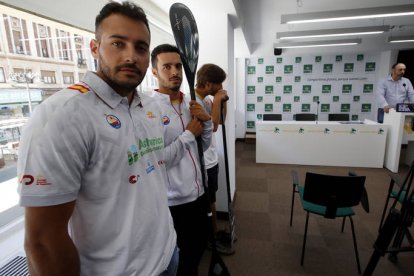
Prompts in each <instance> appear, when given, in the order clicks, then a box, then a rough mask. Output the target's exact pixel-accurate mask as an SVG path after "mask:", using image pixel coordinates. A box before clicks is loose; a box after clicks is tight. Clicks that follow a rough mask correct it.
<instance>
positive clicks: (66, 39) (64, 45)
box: [56, 30, 73, 60]
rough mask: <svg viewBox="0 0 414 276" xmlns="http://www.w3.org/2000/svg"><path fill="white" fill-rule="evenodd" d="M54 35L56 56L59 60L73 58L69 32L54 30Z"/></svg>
mask: <svg viewBox="0 0 414 276" xmlns="http://www.w3.org/2000/svg"><path fill="white" fill-rule="evenodd" d="M56 36H57V42H58V58H59V59H60V60H73V58H72V52H71V48H72V47H71V43H70V34H69V32H66V31H62V30H56Z"/></svg>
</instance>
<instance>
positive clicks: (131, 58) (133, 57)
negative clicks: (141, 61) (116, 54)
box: [125, 46, 138, 64]
mask: <svg viewBox="0 0 414 276" xmlns="http://www.w3.org/2000/svg"><path fill="white" fill-rule="evenodd" d="M137 60H138V53H137V51H136V50H135V47H132V46H129V47H127V49H126V55H125V61H126V62H127V63H134V64H135V63H136V62H137Z"/></svg>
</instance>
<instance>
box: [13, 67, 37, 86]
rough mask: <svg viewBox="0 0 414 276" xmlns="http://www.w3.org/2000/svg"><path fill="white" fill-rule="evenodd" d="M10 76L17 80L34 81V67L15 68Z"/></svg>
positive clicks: (23, 81)
mask: <svg viewBox="0 0 414 276" xmlns="http://www.w3.org/2000/svg"><path fill="white" fill-rule="evenodd" d="M10 78H11V80H12V81H15V82H22V83H26V82H27V83H33V79H34V78H33V77H32V69H23V68H13V73H12V74H10Z"/></svg>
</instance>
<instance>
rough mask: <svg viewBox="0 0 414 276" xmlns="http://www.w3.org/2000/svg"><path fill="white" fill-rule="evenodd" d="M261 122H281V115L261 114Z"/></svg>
mask: <svg viewBox="0 0 414 276" xmlns="http://www.w3.org/2000/svg"><path fill="white" fill-rule="evenodd" d="M263 121H282V114H263Z"/></svg>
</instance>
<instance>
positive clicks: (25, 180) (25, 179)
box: [20, 174, 34, 185]
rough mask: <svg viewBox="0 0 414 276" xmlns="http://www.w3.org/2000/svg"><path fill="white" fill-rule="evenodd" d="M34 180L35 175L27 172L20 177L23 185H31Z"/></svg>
mask: <svg viewBox="0 0 414 276" xmlns="http://www.w3.org/2000/svg"><path fill="white" fill-rule="evenodd" d="M33 182H34V177H33V175H30V174H25V175H23V176H22V178H21V179H20V184H22V185H30V184H33Z"/></svg>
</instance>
